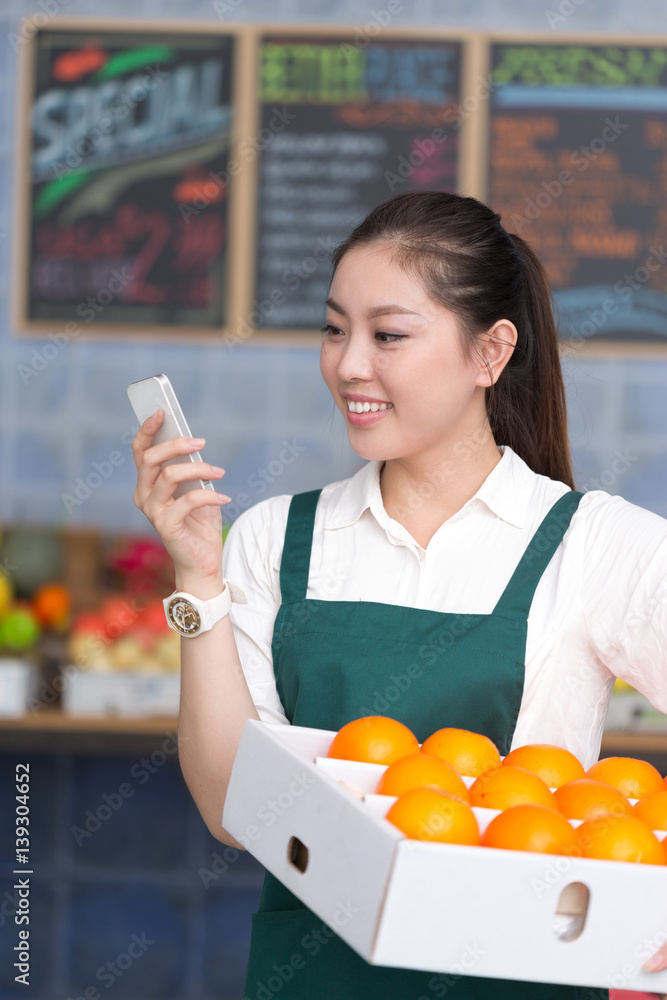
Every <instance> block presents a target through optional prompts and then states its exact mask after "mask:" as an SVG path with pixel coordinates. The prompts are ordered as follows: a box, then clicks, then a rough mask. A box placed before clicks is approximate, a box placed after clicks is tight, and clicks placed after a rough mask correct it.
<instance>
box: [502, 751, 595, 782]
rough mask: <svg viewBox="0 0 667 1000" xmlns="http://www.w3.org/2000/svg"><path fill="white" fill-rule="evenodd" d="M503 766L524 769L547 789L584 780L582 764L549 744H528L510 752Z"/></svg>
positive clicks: (568, 753)
mask: <svg viewBox="0 0 667 1000" xmlns="http://www.w3.org/2000/svg"><path fill="white" fill-rule="evenodd" d="M503 764H509V765H512V766H514V767H525V769H526V770H527V771H532V772H533V774H536V775H537V776H538V778H541V779H542V781H543V782H544V784H545V785H546V786H547V787H548V788H560V786H561V785H564V784H565V783H566V782H568V781H576V779H577V778H585V777H586V772H585V771H584V767H583V764H581V763H580V762H579V761H578V760H577V758H576V757H575V756H574V754H573V753H570V751H569V750H566V749H565V748H564V747H557V746H553V744H551V743H530V744H528V745H527V746H523V747H517V748H516V750H511V751H510V753H508V754H507V756H506V757H505V759H504V760H503Z"/></svg>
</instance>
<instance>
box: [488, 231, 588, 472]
mask: <svg viewBox="0 0 667 1000" xmlns="http://www.w3.org/2000/svg"><path fill="white" fill-rule="evenodd" d="M507 235H508V236H509V237H510V239H511V240H512V243H513V244H514V247H515V249H516V252H517V254H518V257H519V261H520V266H521V273H522V279H521V284H522V287H521V289H520V291H519V295H518V296H517V301H516V311H515V314H514V316H513V317H512V322H513V323H514V325H515V326H516V328H517V330H518V333H519V337H518V341H517V346H516V348H515V350H514V352H513V354H512V356H511V357H510V359H509V361H508V363H507V364H506V365H505V367H504V369H503V371H502V372H501V374H500V377H499V379H498V381H497V382H496V383H495V384H494V385H492V386H490V387H489V388H488V389H487V390H486V411H487V414H488V417H489V423H490V425H491V430H492V432H493V437H494V439H495V441H496V444H507V445H509V446H510V448H512V449H513V450H514V451H515V452H516V453H517V455H520V456H521V458H522V459H523V460H524V462H526V464H527V465H529V466H530V468H531V469H532V470H533V471H534V472H537V473H539V474H540V475H543V476H548V477H549V478H550V479H557V480H559V481H560V482H562V483H567V485H568V486H570V487H571V488H572V489H574V476H573V473H572V458H571V454H570V446H569V441H568V436H567V414H566V403H565V387H564V385H563V376H562V371H561V365H560V357H559V353H558V333H557V331H556V323H555V321H554V312H553V304H552V296H551V289H550V287H549V280H548V278H547V275H546V271H545V270H544V267H543V266H542V264H541V262H540V260H539V258H538V257H537V254H536V253H535V251H534V250H533V249H532V247H531V246H530V245H529V244H528V243H526V241H525V240H524V239H523V238H522V237H521V236H517V235H516V234H514V233H508V234H507ZM507 318H509V317H507Z"/></svg>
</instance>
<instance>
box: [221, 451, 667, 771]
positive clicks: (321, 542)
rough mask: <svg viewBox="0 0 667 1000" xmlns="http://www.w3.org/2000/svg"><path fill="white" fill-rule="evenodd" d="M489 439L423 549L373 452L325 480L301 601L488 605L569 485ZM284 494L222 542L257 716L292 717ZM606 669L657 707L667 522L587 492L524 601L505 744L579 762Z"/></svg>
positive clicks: (665, 621) (662, 668)
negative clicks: (476, 484)
mask: <svg viewBox="0 0 667 1000" xmlns="http://www.w3.org/2000/svg"><path fill="white" fill-rule="evenodd" d="M500 451H501V454H502V457H501V460H500V461H499V462H498V464H497V465H496V466H495V467H494V468H493V469H492V471H491V473H490V474H489V475H488V476H487V478H486V480H485V481H484V483H483V484H482V486H481V487H480V488H479V490H478V491H477V493H476V494H475V495H474V496H473V497H472V498H471V499H470V500H468V501H467V503H465V504H464V506H463V507H462V508H461V509H460V510H459V511H457V513H456V514H454V515H453V516H452V517H450V518H449V519H448V520H446V521H445V522H444V523H443V524H442V525H441V526H440V527H439V528H438V530H437V531H436V532H435V534H434V535H433V537H432V538H431V539H430V541H429V543H428V545H427V547H426V549H423V548H422V547H421V546H420V545H419V544H418V543H417V542H416V541H415V540H414V538H412V536H411V535H410V534H409V532H408V531H407V530H406V529H405V528H404V527H403V526H402V525H401V524H399V523H398V522H397V521H395V520H394V519H393V518H391V517H389V515H388V514H387V512H386V511H385V509H384V505H383V502H382V494H381V491H380V478H379V477H380V468H381V466H382V462H380V461H371V462H368V463H367V464H366V465H364V466H363V468H362V469H361V470H360V471H359V472H357V473H356V475H354V476H352V477H351V478H350V479H345V480H341V481H339V482H336V483H330V484H329V485H328V486H325V487H324V489H323V490H322V494H321V497H320V500H319V503H318V507H317V513H316V517H315V527H314V532H313V546H312V554H311V562H310V575H309V579H308V591H307V594H306V597H307V598H309V599H318V600H333V601H376V602H381V603H385V604H397V605H404V606H405V607H411V608H424V609H427V610H431V611H442V612H454V613H477V614H490V613H491V612H492V611H493V608H494V606H495V604H496V602H497V600H498V598H499V597H500V595H501V593H502V592H503V590H504V589H505V587H506V585H507V583H508V581H509V579H510V577H511V575H512V573H513V572H514V569H515V567H516V565H517V563H518V562H519V560H520V558H521V556H522V555H523V552H524V551H525V549H526V547H527V545H528V543H529V542H530V539H531V537H532V536H533V534H534V533H535V531H536V530H537V528H538V527H539V525H540V522H541V521H542V519H543V518H544V517H545V515H546V514H547V512H548V511H549V509H550V508H551V507H552V506H553V504H554V503H555V502H556V500H557V499H558V498H559V497H560V496H562V495H563V493H566V492H568V489H569V487H568V486H566V485H565V484H564V483H560V482H556V481H554V480H552V479H549V478H547V477H546V476H540V475H536V474H535V473H534V472H532V471H531V469H530V468H529V467H528V466H527V465H526V463H525V462H524V461H523V460H522V459H521V458H519V456H518V455H517V454H516V453H515V452H514V451H512V449H511V448H510V447H508V446H505V447H501V448H500ZM290 500H291V497H290V496H278V497H271V498H269V499H266V500H263V501H261V502H260V503H258V504H256V505H255V506H254V507H251V508H250V509H248V510H246V511H244V512H243V513H242V514H241V515H240V516H239V517H238V518H237V520H236V521H235V522H234V523H233V525H232V527H231V528H230V531H229V535H228V537H227V540H226V542H225V548H224V575H225V577H228V578H229V579H231V580H233V581H234V582H235V583H236V584H238V585H239V586H240V587H242V588H243V590H244V591H245V593H246V596H247V598H248V604H233V605H232V610H231V620H232V625H233V629H234V635H235V638H236V644H237V647H238V651H239V656H240V658H241V663H242V665H243V670H244V673H245V676H246V679H247V682H248V686H249V688H250V692H251V695H252V697H253V700H254V702H255V705H256V707H257V711H258V714H259V716H260V718H261V719H262V720H264V721H266V722H284V723H288V720H287V718H286V716H285V713H284V710H283V706H282V705H281V702H280V698H279V697H278V692H277V689H276V683H275V678H274V674H273V663H272V657H271V639H272V634H273V624H274V620H275V618H276V614H277V612H278V608H279V607H280V603H281V598H280V561H281V556H282V549H283V540H284V537H285V527H286V524H287V515H288V510H289V504H290ZM359 668H360V669H363V664H359ZM615 676H616V677H621V678H623V679H624V680H626V681H627V682H628V683H629V684H631V685H632V686H633V687H635V688H637V689H638V690H639V691H641V692H642V693H643V694H645V695H646V697H647V698H649V700H650V701H651V702H652V704H653V705H654V706H655V707H656V708H657V709H658V710H659V711H661V712H667V519H664V518H662V517H659V516H658V515H657V514H653V513H652V512H650V511H647V510H644V509H643V508H641V507H637V506H636V505H634V504H631V503H629V502H628V501H626V500H623V499H622V498H621V497H618V496H611V495H610V494H608V493H605V492H604V491H602V490H595V491H592V492H589V493H586V494H585V495H584V496H583V497H582V499H581V502H580V504H579V508H578V510H577V511H576V512H575V514H574V516H573V518H572V521H571V524H570V527H569V528H568V531H567V533H566V535H565V537H564V539H563V543H562V544H561V545H560V546H559V547H558V549H557V551H556V553H555V555H554V556H553V558H552V559H551V561H550V562H549V564H548V566H547V568H546V570H545V571H544V574H543V576H542V578H541V580H540V582H539V584H538V586H537V589H536V591H535V594H534V597H533V601H532V604H531V608H530V615H529V618H528V634H527V640H526V668H525V682H524V692H523V699H522V702H521V708H520V711H519V717H518V720H517V725H516V730H515V733H514V738H513V741H512V747H513V748H514V747H517V746H522V745H524V744H526V743H554V744H557V745H559V746H563V747H567V749H569V750H570V751H572V753H574V754H575V755H576V756H577V757H578V758H579V760H580V761H581V762H582V764H583V765H584V767H586V768H587V767H589V766H590V765H591V764H593V763H594V762H595V761H596V760H597V758H598V754H599V750H600V742H601V738H602V730H603V726H604V719H605V714H606V711H607V705H608V702H609V697H610V695H611V690H612V687H613V684H614V677H615ZM480 693H481V692H480ZM379 694H380V695H382V692H379ZM379 704H382V702H379ZM369 714H370V713H369ZM376 714H378V715H382V714H388V715H391V714H392V713H391V711H386V712H383V711H379V710H378V711H377V712H376ZM446 725H447V720H446V717H445V716H444V715H443V726H446Z"/></svg>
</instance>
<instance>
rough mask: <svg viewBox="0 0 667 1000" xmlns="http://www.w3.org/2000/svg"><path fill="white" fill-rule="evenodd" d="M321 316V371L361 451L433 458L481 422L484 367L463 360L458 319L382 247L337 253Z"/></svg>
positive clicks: (371, 455) (389, 456)
mask: <svg viewBox="0 0 667 1000" xmlns="http://www.w3.org/2000/svg"><path fill="white" fill-rule="evenodd" d="M326 322H327V329H326V331H325V333H324V335H323V341H322V351H321V355H320V370H321V372H322V376H323V378H324V381H325V382H326V384H327V386H328V387H329V391H330V392H331V395H332V396H333V398H334V401H335V403H336V405H337V406H338V409H339V410H340V411H341V413H342V414H343V416H344V417H345V422H346V425H347V432H348V437H349V441H350V444H351V446H352V448H353V449H354V451H355V452H356V453H357V454H358V455H360V456H361V457H362V458H365V459H367V460H370V459H385V460H386V459H392V458H410V457H412V458H418V457H419V456H422V457H424V458H428V457H429V456H430V457H436V456H437V455H438V454H439V453H440V452H441V450H442V449H443V446H444V447H445V448H447V447H451V446H452V445H454V444H456V442H462V441H464V440H465V439H466V437H467V436H468V435H470V434H471V433H474V431H475V430H476V429H477V430H479V428H480V426H481V425H482V424H483V422H484V421H485V420H486V410H485V405H484V388H483V386H484V385H487V384H488V381H489V379H488V374H487V373H486V370H485V369H484V367H483V366H482V365H480V363H479V361H475V360H474V359H473V358H471V359H469V360H466V359H465V358H464V356H463V351H462V349H461V334H460V330H459V324H458V320H457V318H456V316H455V315H454V313H453V312H451V311H450V310H449V309H446V308H445V307H444V306H442V305H440V304H439V303H437V302H435V301H434V300H433V299H431V298H430V297H429V296H428V295H427V293H426V292H425V291H424V289H423V288H422V287H421V285H420V283H419V282H418V281H417V280H416V279H415V278H414V277H412V276H411V275H409V274H408V273H407V272H405V271H404V270H402V268H401V267H399V265H398V264H396V263H394V262H393V261H392V259H391V256H390V253H389V252H388V250H387V249H386V248H385V247H379V246H377V245H376V246H372V247H360V248H357V249H355V250H351V251H349V252H348V253H347V254H346V255H345V257H343V259H342V261H341V263H340V264H339V266H338V268H337V270H336V273H335V275H334V277H333V281H332V283H331V288H330V291H329V299H328V301H327V320H326ZM350 403H355V404H358V403H361V404H362V406H363V404H364V403H368V404H371V405H370V409H369V408H368V407H365V409H366V410H367V412H363V413H358V412H353V411H351V409H350V405H349V404H350ZM383 407H384V408H383ZM357 408H358V407H357V405H355V407H354V409H355V410H356V409H357Z"/></svg>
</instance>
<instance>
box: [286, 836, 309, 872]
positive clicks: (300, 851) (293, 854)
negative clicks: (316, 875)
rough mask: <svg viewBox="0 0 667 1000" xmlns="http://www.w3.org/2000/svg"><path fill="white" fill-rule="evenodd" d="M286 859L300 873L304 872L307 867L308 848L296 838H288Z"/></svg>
mask: <svg viewBox="0 0 667 1000" xmlns="http://www.w3.org/2000/svg"><path fill="white" fill-rule="evenodd" d="M287 859H288V861H289V863H290V864H291V865H294V867H295V868H296V869H298V871H300V872H305V870H306V868H307V867H308V848H307V847H306V845H305V844H303V843H302V842H301V841H300V840H299V838H298V837H290V842H289V844H288V845H287Z"/></svg>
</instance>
